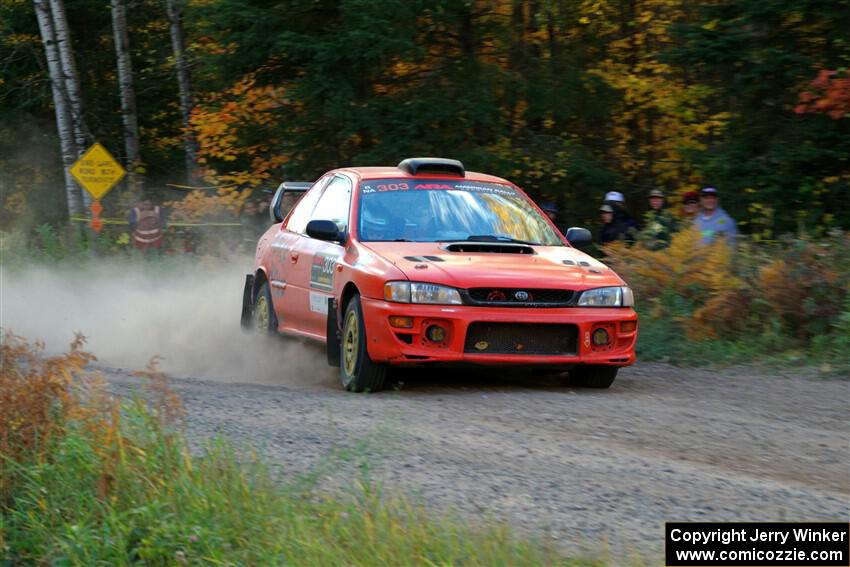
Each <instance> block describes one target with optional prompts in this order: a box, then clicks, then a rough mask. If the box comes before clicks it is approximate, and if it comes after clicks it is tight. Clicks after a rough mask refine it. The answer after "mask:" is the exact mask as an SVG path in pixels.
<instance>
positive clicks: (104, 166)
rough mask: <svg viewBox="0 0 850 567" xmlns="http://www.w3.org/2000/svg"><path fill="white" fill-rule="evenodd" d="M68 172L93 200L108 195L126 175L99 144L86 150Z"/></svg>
mask: <svg viewBox="0 0 850 567" xmlns="http://www.w3.org/2000/svg"><path fill="white" fill-rule="evenodd" d="M69 171H70V172H71V175H73V176H74V179H76V180H77V183H79V184H80V185H81V186H82V187H83V189H85V190H86V191H88V192H89V193H91V196H92V197H94V198H95V199H100V198H101V197H103V196H104V195H106V194H107V193H109V190H110V189H112V187H114V186H115V184H116V183H118V182H119V181H121V180H122V179H123V178H124V176H125V175H126V174H127V172H126V171H125V170H124V168H123V167H121V164H120V163H118V162H117V161H115V158H113V157H112V156H111V155H110V154H109V152H108V151H106V148H104V147H103V146H101V145H100V144H99V143H97V144H95V145H93V146H92V147H90V148H89V149H87V150H86V153H84V154H83V155H82V156H80V159H78V160H77V163H75V164H74V165H72V166H71V169H70V170H69Z"/></svg>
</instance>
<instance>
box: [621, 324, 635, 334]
mask: <svg viewBox="0 0 850 567" xmlns="http://www.w3.org/2000/svg"><path fill="white" fill-rule="evenodd" d="M635 329H637V321H621V322H620V332H621V333H631V332H632V331H634V330H635Z"/></svg>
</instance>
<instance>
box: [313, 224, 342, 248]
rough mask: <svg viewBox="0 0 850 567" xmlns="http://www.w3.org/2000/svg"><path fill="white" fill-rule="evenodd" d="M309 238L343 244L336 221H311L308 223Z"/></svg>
mask: <svg viewBox="0 0 850 567" xmlns="http://www.w3.org/2000/svg"><path fill="white" fill-rule="evenodd" d="M307 236H309V237H310V238H316V239H318V240H327V241H329V242H342V234H341V233H340V232H339V228H338V227H337V226H336V223H335V222H334V221H329V220H318V219H316V220H311V221H310V222H308V223H307Z"/></svg>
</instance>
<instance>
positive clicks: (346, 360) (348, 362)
mask: <svg viewBox="0 0 850 567" xmlns="http://www.w3.org/2000/svg"><path fill="white" fill-rule="evenodd" d="M342 321H343V323H342V344H341V348H340V349H339V358H340V361H339V362H340V364H339V373H340V379H341V381H342V385H343V386H344V387H345V389H346V390H348V391H349V392H365V391H369V392H377V391H379V390H383V389H384V382H386V379H387V366H386V365H385V364H375V363H374V362H372V359H371V358H369V352H368V351H367V349H366V344H367V343H366V340H367V339H366V326H365V325H364V324H363V308H362V307H361V305H360V296H359V295H355V296H353V297H352V298H351V299H350V300H349V301H348V304H347V305H346V306H345V315H344V316H343V320H342Z"/></svg>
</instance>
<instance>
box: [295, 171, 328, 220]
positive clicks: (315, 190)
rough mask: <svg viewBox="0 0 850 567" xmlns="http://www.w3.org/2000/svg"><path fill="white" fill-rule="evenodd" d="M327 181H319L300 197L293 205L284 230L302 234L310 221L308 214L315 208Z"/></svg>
mask: <svg viewBox="0 0 850 567" xmlns="http://www.w3.org/2000/svg"><path fill="white" fill-rule="evenodd" d="M327 182H328V179H327V178H325V179H320V180H319V181H317V182H316V184H315V185H313V187H312V188H311V189H310V190H309V191H307V193H306V194H305V195H304V196H303V197H301V199H300V200H299V201H298V203H297V204H296V205H295V210H293V211H292V216H290V217H289V222H287V223H286V230H289V231H292V232H297V233H299V234H304V230H305V229H306V228H307V222H309V220H310V213H312V212H313V207H315V206H316V201H318V200H319V196H321V194H322V188H323V187H324V186H325V185H327Z"/></svg>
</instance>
